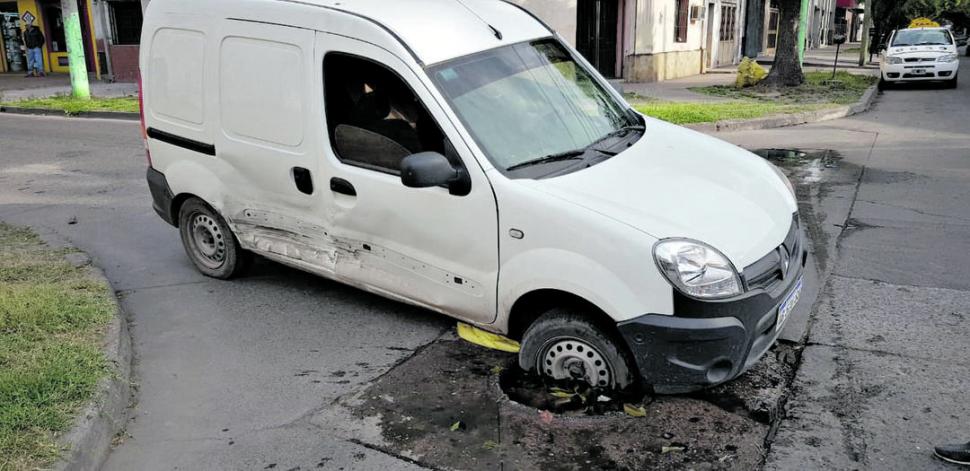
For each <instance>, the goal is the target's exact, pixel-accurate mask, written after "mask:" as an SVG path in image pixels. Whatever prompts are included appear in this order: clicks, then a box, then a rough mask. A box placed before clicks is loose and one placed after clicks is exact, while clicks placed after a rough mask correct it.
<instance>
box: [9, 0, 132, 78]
mask: <svg viewBox="0 0 970 471" xmlns="http://www.w3.org/2000/svg"><path fill="white" fill-rule="evenodd" d="M75 1H77V3H78V13H79V14H80V17H81V37H82V44H84V59H85V61H86V65H87V69H88V72H89V73H90V74H91V75H93V76H95V77H96V78H98V79H101V78H108V79H112V80H117V81H128V82H133V81H135V80H137V79H138V43H139V41H140V39H141V24H142V6H141V2H140V1H139V0H75ZM28 22H29V23H32V24H34V25H36V26H37V27H38V28H40V30H41V31H42V32H43V33H44V37H45V39H46V42H45V44H44V46H43V47H42V51H43V53H42V55H41V56H42V57H43V60H44V71H45V72H48V73H68V72H69V69H68V60H67V43H66V41H65V38H64V21H63V18H62V16H61V0H0V72H11V73H13V72H24V71H26V70H27V60H26V57H25V51H24V48H23V36H22V35H23V31H24V30H25V29H26V26H27V23H28Z"/></svg>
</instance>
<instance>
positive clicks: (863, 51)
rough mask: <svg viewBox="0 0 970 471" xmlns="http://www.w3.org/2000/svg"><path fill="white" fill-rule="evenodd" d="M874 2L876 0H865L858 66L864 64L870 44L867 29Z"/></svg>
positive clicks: (870, 23)
mask: <svg viewBox="0 0 970 471" xmlns="http://www.w3.org/2000/svg"><path fill="white" fill-rule="evenodd" d="M875 3H876V0H866V3H865V5H866V12H865V15H866V16H865V17H864V18H863V19H862V21H863V27H862V47H860V48H859V67H862V66H864V65H866V58H867V57H868V56H869V48H870V47H871V46H872V45H871V44H869V30H871V29H872V21H873V17H874V16H875V11H876V9H875Z"/></svg>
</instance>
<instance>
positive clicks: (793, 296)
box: [775, 278, 802, 330]
mask: <svg viewBox="0 0 970 471" xmlns="http://www.w3.org/2000/svg"><path fill="white" fill-rule="evenodd" d="M801 297H802V279H801V278H800V279H799V280H798V283H795V289H793V290H791V293H788V298H786V299H785V301H784V302H782V303H781V306H778V320H777V322H775V330H781V328H782V327H784V326H785V322H786V321H788V316H789V315H790V314H791V312H792V311H793V310H795V305H796V304H798V299H799V298H801Z"/></svg>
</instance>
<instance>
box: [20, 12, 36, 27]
mask: <svg viewBox="0 0 970 471" xmlns="http://www.w3.org/2000/svg"><path fill="white" fill-rule="evenodd" d="M20 18H22V19H23V20H24V23H27V24H29V25H32V24H34V20H36V19H37V18H35V17H34V15H32V14H31V13H30V12H29V11H25V12H24V16H21V17H20Z"/></svg>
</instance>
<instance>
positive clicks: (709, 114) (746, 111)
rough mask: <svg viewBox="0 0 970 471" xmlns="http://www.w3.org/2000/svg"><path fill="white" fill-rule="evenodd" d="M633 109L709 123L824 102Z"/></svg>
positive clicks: (642, 105)
mask: <svg viewBox="0 0 970 471" xmlns="http://www.w3.org/2000/svg"><path fill="white" fill-rule="evenodd" d="M633 106H634V108H636V110H637V111H639V112H641V113H643V114H645V115H647V116H652V117H654V118H657V119H662V120H664V121H669V122H671V123H674V124H696V123H713V122H717V121H724V120H730V119H754V118H761V117H764V116H771V115H777V114H790V113H800V112H803V111H812V110H817V109H821V108H825V107H826V106H825V105H781V104H774V103H758V102H751V101H729V102H719V103H700V102H672V101H655V102H646V103H640V104H635V105H633Z"/></svg>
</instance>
